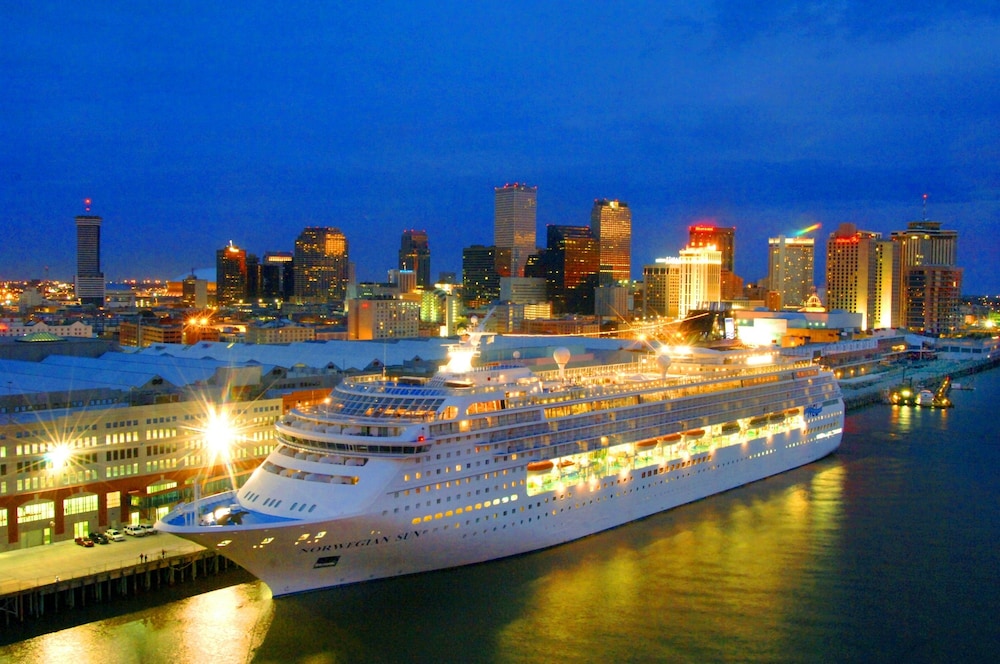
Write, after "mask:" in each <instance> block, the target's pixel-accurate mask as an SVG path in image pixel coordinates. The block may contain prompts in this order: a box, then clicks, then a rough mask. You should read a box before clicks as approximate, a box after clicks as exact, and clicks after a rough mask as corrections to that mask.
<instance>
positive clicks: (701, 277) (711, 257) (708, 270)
mask: <svg viewBox="0 0 1000 664" xmlns="http://www.w3.org/2000/svg"><path fill="white" fill-rule="evenodd" d="M721 272H722V252H720V251H719V250H718V249H715V248H713V247H687V248H685V249H681V260H680V275H679V280H678V281H679V287H680V288H679V293H678V301H677V316H678V318H684V317H685V316H687V315H688V312H689V311H691V310H693V309H707V308H709V307H710V306H711V305H712V304H713V303H718V302H719V300H720V298H721V294H720V288H721V285H722V275H721Z"/></svg>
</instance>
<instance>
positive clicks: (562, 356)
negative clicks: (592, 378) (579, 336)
mask: <svg viewBox="0 0 1000 664" xmlns="http://www.w3.org/2000/svg"><path fill="white" fill-rule="evenodd" d="M572 355H573V354H572V353H570V352H569V348H565V347H559V348H556V349H555V350H554V351H552V359H553V360H555V361H556V364H557V365H558V366H559V378H561V379H563V380H565V378H566V363H567V362H569V358H570V357H572Z"/></svg>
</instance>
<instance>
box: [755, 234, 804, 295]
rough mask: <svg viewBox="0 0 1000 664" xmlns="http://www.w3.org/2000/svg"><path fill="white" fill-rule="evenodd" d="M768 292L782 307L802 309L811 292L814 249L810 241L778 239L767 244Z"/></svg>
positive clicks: (782, 236) (792, 238) (794, 238)
mask: <svg viewBox="0 0 1000 664" xmlns="http://www.w3.org/2000/svg"><path fill="white" fill-rule="evenodd" d="M767 243H768V261H767V280H768V288H769V289H770V290H771V291H772V292H775V293H778V295H779V297H780V298H781V306H782V307H801V306H802V305H803V304H805V301H806V300H807V299H809V296H810V295H812V292H813V287H814V285H813V279H814V274H813V272H814V264H815V245H816V241H815V240H813V239H812V238H811V237H785V236H784V235H779V236H778V237H772V238H769V239H768V241H767Z"/></svg>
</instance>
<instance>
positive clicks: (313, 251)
mask: <svg viewBox="0 0 1000 664" xmlns="http://www.w3.org/2000/svg"><path fill="white" fill-rule="evenodd" d="M347 251H348V247H347V237H346V236H345V235H344V234H343V233H342V232H341V231H340V229H339V228H331V227H323V226H310V227H308V228H305V229H303V231H302V233H301V234H299V237H298V238H296V240H295V257H294V260H293V261H292V265H293V267H292V270H293V272H294V274H295V299H297V300H299V301H300V302H311V303H323V302H343V301H344V298H345V297H346V295H347V284H348V282H349V281H350V264H349V259H348V253H347Z"/></svg>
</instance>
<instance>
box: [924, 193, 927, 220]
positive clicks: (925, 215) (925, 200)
mask: <svg viewBox="0 0 1000 664" xmlns="http://www.w3.org/2000/svg"><path fill="white" fill-rule="evenodd" d="M924 221H927V194H924Z"/></svg>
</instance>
